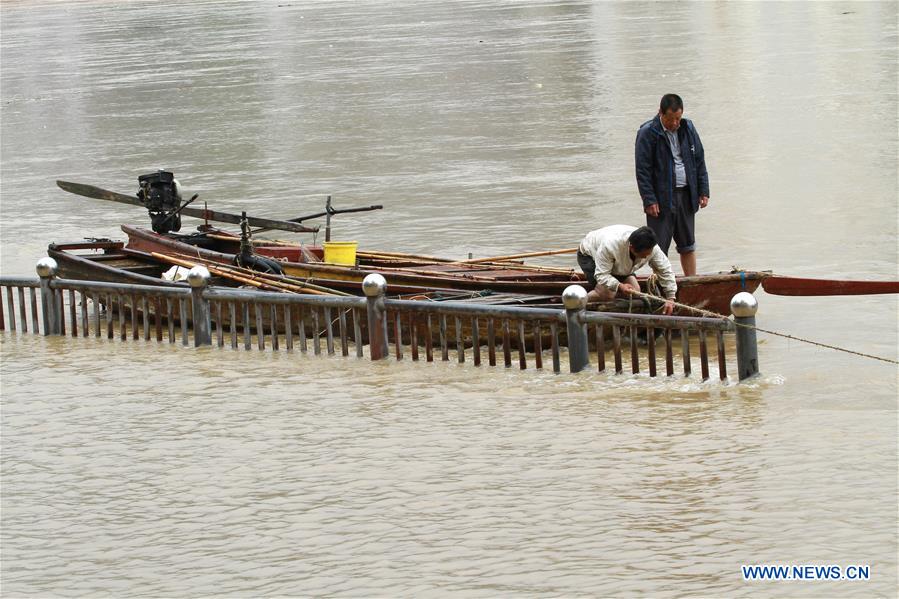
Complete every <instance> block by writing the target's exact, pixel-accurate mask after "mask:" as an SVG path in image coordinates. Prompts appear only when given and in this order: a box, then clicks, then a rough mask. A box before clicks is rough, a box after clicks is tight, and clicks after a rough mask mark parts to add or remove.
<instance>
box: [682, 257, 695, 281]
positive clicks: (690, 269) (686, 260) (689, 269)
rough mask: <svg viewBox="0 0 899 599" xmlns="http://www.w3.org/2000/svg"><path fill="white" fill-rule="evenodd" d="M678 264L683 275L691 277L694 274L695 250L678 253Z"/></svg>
mask: <svg viewBox="0 0 899 599" xmlns="http://www.w3.org/2000/svg"><path fill="white" fill-rule="evenodd" d="M680 265H681V268H683V269H684V276H687V277H692V276H693V275H695V274H696V252H684V253H683V254H681V255H680Z"/></svg>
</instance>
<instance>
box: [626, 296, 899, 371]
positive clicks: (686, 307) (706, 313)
mask: <svg viewBox="0 0 899 599" xmlns="http://www.w3.org/2000/svg"><path fill="white" fill-rule="evenodd" d="M631 295H636V296H638V297H642V298H644V299H647V300H655V301H658V302H662V303H664V302H667V301H668V300H667V299H665V298H664V297H661V296H658V295H653V294H651V293H643V292H642V291H636V292H634V293H632V294H631ZM671 302H672V303H673V304H674V305H675V306H676V307H678V308H682V309H684V310H689V311H691V312H695V313H697V314H701V315H703V316H708V317H711V318H727V317H726V316H724V315H723V314H718V313H717V312H712V311H710V310H703V309H702V308H696V307H694V306H689V305H687V304H681V303H680V302H676V301H674V300H671ZM734 324H735V325H736V326H738V327H743V328H746V329H753V330H756V331H758V332H760V333H767V334H769V335H775V336H777V337H783V338H784V339H792V340H793V341H799V342H801V343H808V344H809V345H817V346H818V347H824V348H827V349H832V350H835V351H840V352H844V353H847V354H852V355H854V356H861V357H862V358H870V359H871V360H880V361H881V362H886V363H888V364H899V361H896V360H893V359H892V358H884V357H882V356H875V355H873V354H866V353H864V352H859V351H855V350H852V349H847V348H845V347H838V346H836V345H828V344H827V343H821V342H820V341H813V340H811V339H804V338H802V337H796V336H795V335H789V334H787V333H779V332H777V331H771V330H769V329H762V328H759V327H757V326H754V325H749V324H744V323H741V322H734Z"/></svg>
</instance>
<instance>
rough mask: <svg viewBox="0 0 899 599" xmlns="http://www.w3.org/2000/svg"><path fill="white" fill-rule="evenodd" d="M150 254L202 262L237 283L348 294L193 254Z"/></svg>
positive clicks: (180, 261) (171, 260)
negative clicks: (227, 264)
mask: <svg viewBox="0 0 899 599" xmlns="http://www.w3.org/2000/svg"><path fill="white" fill-rule="evenodd" d="M151 255H152V256H153V257H154V258H157V259H159V260H162V261H165V262H168V263H170V264H175V265H177V266H183V267H185V268H191V267H193V266H196V265H197V264H202V265H203V266H205V267H206V268H208V269H209V271H210V272H211V273H213V274H216V275H219V276H222V277H225V278H228V279H231V280H234V281H237V282H239V283H245V284H247V285H252V286H254V287H259V288H263V287H265V288H268V289H271V290H280V291H288V292H291V293H311V294H313V295H350V294H348V293H343V292H341V291H336V290H333V289H328V288H327V287H321V286H319V285H312V284H310V283H296V284H294V283H289V282H287V281H284V280H280V279H277V278H275V277H274V276H272V275H269V274H266V273H259V272H256V271H249V270H248V269H243V268H239V267H232V266H226V265H222V264H213V263H211V262H206V261H204V260H197V259H196V258H194V257H193V256H184V258H186V259H182V258H178V257H176V256H171V255H168V254H158V253H156V252H153V253H152V254H151Z"/></svg>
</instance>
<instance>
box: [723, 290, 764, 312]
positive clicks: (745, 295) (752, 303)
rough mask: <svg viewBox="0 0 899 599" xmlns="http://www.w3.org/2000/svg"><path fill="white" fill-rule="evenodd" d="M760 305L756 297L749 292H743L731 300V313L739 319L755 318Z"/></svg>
mask: <svg viewBox="0 0 899 599" xmlns="http://www.w3.org/2000/svg"><path fill="white" fill-rule="evenodd" d="M758 309H759V303H758V301H757V300H756V299H755V296H754V295H752V294H751V293H749V292H746V291H741V292H740V293H738V294H737V295H735V296H734V297H733V299H731V300H730V312H731V314H733V315H734V316H737V317H741V318H744V317H749V316H755V313H756V312H758Z"/></svg>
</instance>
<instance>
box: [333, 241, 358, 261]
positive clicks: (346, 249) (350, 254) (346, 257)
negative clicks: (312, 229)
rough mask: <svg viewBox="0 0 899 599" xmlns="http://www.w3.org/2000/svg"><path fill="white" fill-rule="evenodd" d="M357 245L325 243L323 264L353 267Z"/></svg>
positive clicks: (354, 243) (352, 243)
mask: <svg viewBox="0 0 899 599" xmlns="http://www.w3.org/2000/svg"><path fill="white" fill-rule="evenodd" d="M358 245H359V243H358V242H356V241H326V242H325V262H329V263H331V264H343V265H346V266H355V265H356V247H357V246H358Z"/></svg>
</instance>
